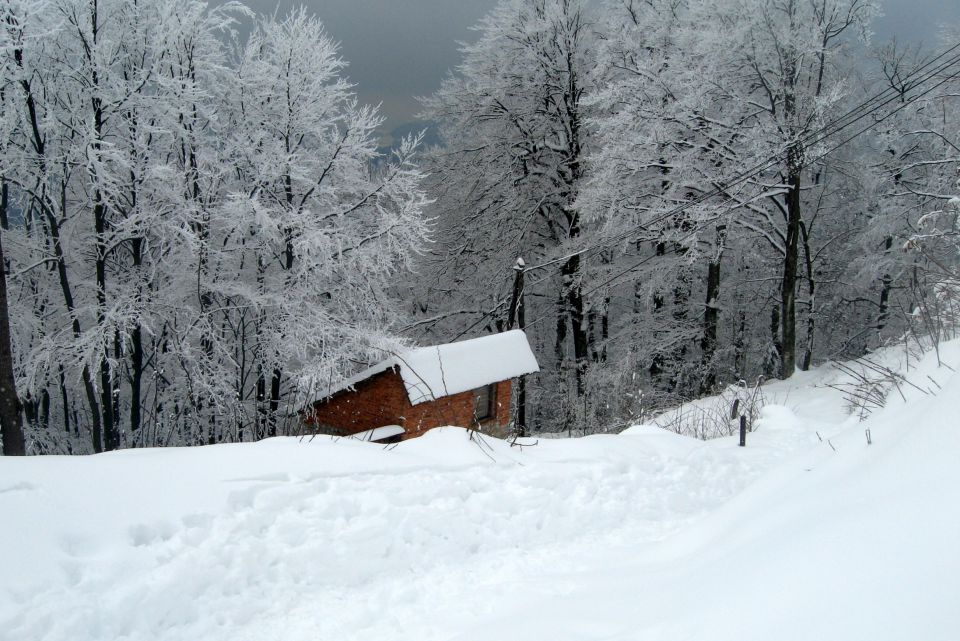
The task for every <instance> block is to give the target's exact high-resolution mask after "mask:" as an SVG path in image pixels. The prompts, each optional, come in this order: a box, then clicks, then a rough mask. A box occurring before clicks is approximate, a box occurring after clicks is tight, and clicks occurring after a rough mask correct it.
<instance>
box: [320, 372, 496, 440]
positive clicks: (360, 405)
mask: <svg viewBox="0 0 960 641" xmlns="http://www.w3.org/2000/svg"><path fill="white" fill-rule="evenodd" d="M354 387H355V388H356V391H353V392H341V393H340V394H336V395H334V396H333V397H332V398H330V399H327V400H326V401H319V402H317V403H316V404H315V405H314V407H313V411H312V412H311V413H310V414H309V415H307V416H306V417H305V419H304V422H305V423H306V424H307V425H308V426H309V427H313V428H315V429H317V430H318V431H320V432H324V433H335V434H343V435H348V434H356V433H357V432H363V431H365V430H369V429H373V428H375V427H382V426H384V425H400V426H401V427H403V428H404V430H406V433H405V434H404V435H403V438H412V437H414V436H419V435H420V434H423V433H424V432H426V431H427V430H429V429H432V428H434V427H439V426H441V425H457V426H460V427H476V425H472V423H473V392H472V391H469V392H461V393H460V394H454V395H452V396H446V397H444V398H441V399H438V400H436V401H433V402H426V403H420V404H418V405H411V404H410V400H409V399H408V398H407V391H406V389H405V388H404V385H403V380H402V379H401V378H400V375H399V374H398V373H397V372H396V371H395V370H392V369H391V370H387V371H385V372H383V373H380V374H376V375H374V376H372V377H370V378H368V379H367V380H365V381H363V382H361V383H357V385H355V386H354ZM510 390H511V382H510V381H501V382H499V383H497V384H496V399H495V401H494V402H495V404H496V413H495V416H494V417H492V418H491V419H490V420H489V421H484V422H483V423H482V424H481V425H480V426H479V427H480V430H481V431H482V432H484V433H487V434H491V435H493V436H498V437H504V436H506V433H507V429H508V427H509V425H510Z"/></svg>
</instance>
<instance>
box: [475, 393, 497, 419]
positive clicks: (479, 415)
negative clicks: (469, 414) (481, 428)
mask: <svg viewBox="0 0 960 641" xmlns="http://www.w3.org/2000/svg"><path fill="white" fill-rule="evenodd" d="M496 400H497V386H496V385H486V386H484V387H478V388H477V389H475V390H473V417H474V418H475V419H477V421H486V420H489V419H491V418H493V417H494V415H495V414H496V406H495V403H496Z"/></svg>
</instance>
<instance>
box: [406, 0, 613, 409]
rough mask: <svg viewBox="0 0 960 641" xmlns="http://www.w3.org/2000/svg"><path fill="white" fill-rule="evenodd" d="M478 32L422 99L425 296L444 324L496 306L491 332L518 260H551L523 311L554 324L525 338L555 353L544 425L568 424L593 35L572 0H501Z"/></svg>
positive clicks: (586, 342) (584, 316)
mask: <svg viewBox="0 0 960 641" xmlns="http://www.w3.org/2000/svg"><path fill="white" fill-rule="evenodd" d="M477 29H478V32H479V38H478V40H477V42H475V43H473V44H469V45H465V46H464V48H463V50H462V51H463V62H462V63H461V64H460V65H459V66H458V67H457V69H456V71H455V72H454V73H453V74H452V75H451V76H450V77H449V78H448V79H446V80H445V81H444V83H443V85H442V86H441V88H440V89H439V90H438V91H437V92H436V93H435V94H434V95H432V96H430V97H429V98H427V99H425V101H424V115H425V116H426V117H427V118H429V119H431V120H434V121H436V122H438V123H439V128H440V133H441V136H442V137H443V139H444V141H445V143H446V147H445V148H442V149H438V150H436V152H435V153H434V154H433V155H432V156H431V158H430V164H429V170H430V172H431V175H432V178H431V185H432V194H433V195H434V196H435V198H436V201H437V202H436V205H435V207H434V208H433V211H434V212H435V213H436V216H437V219H438V240H439V244H438V246H437V248H436V249H435V250H434V252H433V260H432V261H431V264H430V267H429V271H430V273H431V274H432V276H431V278H432V280H433V286H432V288H431V289H430V290H428V291H427V292H425V293H422V294H421V298H423V299H425V300H436V299H437V298H440V296H438V294H439V293H441V292H443V293H446V294H447V295H445V296H443V297H442V298H443V299H444V300H445V304H444V306H443V307H442V308H441V309H434V308H428V310H427V315H429V316H436V315H440V316H443V317H445V318H449V317H451V316H450V314H451V313H454V312H456V311H463V310H469V311H482V312H489V311H490V310H491V309H493V308H495V307H496V306H497V304H498V302H499V303H501V305H500V307H499V308H498V309H497V310H496V311H497V314H496V316H493V317H492V318H490V319H489V325H490V326H491V327H492V326H493V325H494V323H493V321H495V320H497V318H499V319H500V320H501V321H502V320H503V319H504V318H505V317H506V311H507V310H506V307H507V305H506V304H505V302H504V301H505V300H506V299H507V298H508V296H507V292H509V287H510V284H511V279H512V272H511V268H512V266H513V265H514V263H515V261H516V258H517V257H518V256H522V257H523V258H524V259H525V260H526V261H527V263H528V264H533V263H538V262H541V261H552V260H555V262H554V263H552V264H551V266H550V267H549V268H547V269H545V270H543V271H538V272H537V273H532V274H531V276H530V277H529V278H528V279H527V283H528V287H529V288H532V287H533V285H531V283H535V282H540V283H541V286H540V287H539V288H538V290H537V295H538V298H533V297H532V296H531V297H530V298H529V300H528V303H527V305H528V307H527V309H528V317H538V316H542V315H544V314H550V316H551V322H550V323H549V324H548V323H542V324H540V325H538V326H537V327H536V328H535V329H534V328H531V334H532V335H533V336H534V337H535V342H536V343H537V344H538V345H539V347H540V348H541V349H544V350H549V351H552V352H553V353H554V354H555V359H556V366H555V367H553V368H551V371H552V373H553V374H554V375H555V376H557V377H558V378H557V379H555V380H553V381H550V382H547V381H543V385H544V387H545V388H548V389H549V392H548V393H549V395H550V400H549V403H550V404H552V405H554V411H553V412H552V413H551V415H552V416H557V415H559V417H560V419H561V420H565V418H564V417H565V416H566V415H567V414H568V412H566V411H565V409H564V407H561V405H563V404H565V403H567V402H568V399H576V398H579V397H581V396H582V395H583V393H584V378H585V375H586V371H587V367H588V362H589V358H590V335H589V329H588V322H589V320H588V309H587V305H586V302H585V298H584V294H583V291H584V273H585V272H584V264H583V260H582V258H581V255H580V254H579V253H578V251H580V250H582V249H583V247H584V245H585V243H586V241H585V240H584V239H585V230H584V226H583V222H582V220H581V218H580V213H579V210H578V209H577V208H576V207H575V206H574V203H575V202H576V200H577V197H578V195H579V192H580V189H581V183H582V179H583V171H584V166H583V162H584V158H585V154H586V153H587V150H588V148H589V145H590V141H589V135H588V132H587V130H586V129H585V110H584V106H583V99H584V96H585V95H587V94H588V93H589V92H590V91H591V90H592V85H591V83H592V77H593V76H592V67H593V65H594V60H593V53H592V48H593V46H594V44H595V37H596V36H595V34H594V33H593V31H592V29H591V25H590V22H589V20H588V18H587V16H586V14H585V9H584V7H583V6H581V3H580V2H579V1H578V0H504V1H503V2H501V3H499V4H498V5H497V7H496V8H495V9H494V10H493V11H492V12H491V13H490V14H489V15H488V16H486V17H485V18H484V19H483V20H482V21H481V23H480V24H479V26H478V28H477ZM543 279H545V281H544V280H543ZM544 283H549V284H544ZM541 292H545V293H541ZM477 303H480V305H481V306H480V309H479V310H478V309H477ZM454 318H462V317H454ZM441 327H443V326H442V325H441ZM551 343H552V344H551ZM549 351H548V353H549ZM571 361H572V367H571V366H570V362H571ZM567 372H569V373H570V374H572V376H570V378H569V380H570V383H569V384H570V387H567V380H568V378H567V374H566V373H567ZM571 402H572V403H573V404H575V400H571ZM556 410H559V411H556Z"/></svg>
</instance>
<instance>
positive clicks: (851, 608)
mask: <svg viewBox="0 0 960 641" xmlns="http://www.w3.org/2000/svg"><path fill="white" fill-rule="evenodd" d="M941 357H942V359H943V361H944V362H946V363H947V364H948V365H950V366H952V368H953V370H957V369H960V343H952V344H948V345H946V346H943V348H942V350H941ZM884 358H886V361H887V362H888V363H894V362H895V361H896V358H897V357H896V352H895V351H891V352H889V353H888V354H887V355H886V356H885V357H884ZM953 370H951V369H949V368H948V367H938V366H937V362H936V359H935V358H934V357H933V356H932V355H928V356H927V357H926V358H925V359H924V360H923V361H922V362H921V363H919V364H917V363H913V367H912V368H911V369H910V371H909V373H908V377H909V378H910V380H912V381H915V382H916V383H917V385H918V386H919V387H923V388H924V389H927V388H930V389H931V390H934V391H937V392H938V393H936V394H933V393H922V392H920V391H919V390H917V389H915V388H913V387H911V386H910V385H904V386H902V389H903V394H904V396H905V397H906V399H905V400H904V399H903V398H901V397H900V394H899V393H898V392H896V391H894V392H893V393H892V394H891V395H890V396H889V402H888V405H887V407H885V408H884V409H881V410H877V411H875V412H874V413H873V415H872V416H871V417H870V418H869V419H867V420H866V421H864V422H862V423H858V422H857V421H856V420H855V419H853V418H851V417H849V416H848V415H847V413H846V411H845V408H844V400H843V397H842V395H841V394H840V393H839V392H838V391H836V390H834V389H830V388H826V387H824V384H825V383H828V382H836V381H839V380H842V378H843V376H842V374H840V373H839V372H837V371H835V370H833V369H830V368H821V369H819V370H816V371H814V372H809V373H802V374H800V375H798V376H796V377H794V378H793V379H791V380H790V381H786V382H778V383H774V384H771V385H769V386H767V388H766V389H765V396H766V398H767V400H768V402H775V403H778V404H770V405H768V406H767V407H766V408H764V410H763V412H762V416H761V419H760V421H759V423H758V425H757V427H756V431H755V432H754V433H752V434H750V435H749V437H748V447H746V448H739V447H737V446H736V439H735V438H724V439H718V440H715V441H708V442H701V441H696V440H693V439H690V438H687V437H681V436H678V435H676V434H672V433H670V432H667V431H664V430H661V429H659V428H655V427H651V426H638V427H635V428H631V429H630V430H628V431H627V432H626V433H624V434H621V435H616V436H613V435H611V436H594V437H587V438H582V439H572V440H540V441H539V442H537V444H536V445H532V446H530V447H523V448H518V447H510V445H509V444H507V443H505V442H503V441H497V440H494V439H489V438H484V439H483V440H482V441H475V440H471V439H470V438H469V436H468V433H467V432H465V431H464V430H460V429H458V428H445V429H442V430H434V431H432V432H429V433H427V434H426V435H425V436H423V437H421V438H419V439H416V440H413V441H408V442H405V443H402V444H400V445H399V446H395V447H383V446H379V445H376V444H372V443H365V442H358V441H355V440H351V439H333V438H329V437H318V438H316V439H314V440H313V441H311V442H308V441H303V442H300V441H298V440H296V439H272V440H269V441H264V442H261V443H258V444H252V445H250V444H247V445H222V446H213V447H204V448H193V449H167V450H131V451H122V452H115V453H110V454H102V455H96V456H89V457H47V458H31V459H11V458H0V515H2V519H3V521H2V526H0V546H2V547H0V549H2V550H4V554H3V561H2V563H0V639H3V640H4V641H6V640H8V639H9V640H10V641H14V640H15V641H28V640H29V641H33V640H41V639H49V640H63V641H68V640H69V641H85V640H88V639H89V640H92V639H97V640H102V639H135V640H144V641H147V640H149V641H160V640H168V639H178V640H184V641H186V640H190V641H193V640H203V641H213V640H220V639H222V640H225V641H226V640H229V641H240V640H244V639H249V640H251V641H253V640H257V641H263V640H269V639H277V640H284V641H298V640H300V639H311V640H314V641H315V640H320V641H325V640H327V639H329V640H337V641H343V640H350V639H357V640H360V639H363V640H372V639H378V640H404V639H410V640H416V641H426V640H431V639H461V640H463V641H481V640H491V641H509V640H511V639H515V640H517V641H520V640H523V641H539V640H543V639H551V640H555V641H563V640H570V641H575V640H576V641H585V640H594V639H596V640H599V639H604V640H623V641H626V640H648V639H649V640H664V641H680V640H684V639H689V640H703V641H724V640H727V639H730V640H733V639H738V640H750V639H755V640H757V641H760V640H763V641H771V640H782V641H790V640H798V641H799V640H815V639H816V640H825V639H841V640H844V641H852V640H857V639H863V640H864V641H866V640H870V641H878V640H884V639H889V640H891V641H893V640H898V641H899V640H904V639H920V640H923V641H939V640H943V641H947V640H951V641H955V640H956V639H960V607H958V606H957V603H958V602H960V551H958V541H960V466H958V465H957V459H958V453H960V422H958V421H957V419H956V414H957V411H958V409H960V404H958V401H957V399H958V397H960V375H958V374H957V373H956V372H955V371H953ZM931 381H935V383H931ZM938 386H939V387H942V390H938V389H937V387H938ZM703 402H704V403H708V402H709V401H703ZM865 429H870V430H871V434H872V437H873V444H872V445H867V443H866V439H865V436H864V430H865ZM818 433H819V436H818ZM821 438H822V439H823V441H821ZM525 442H527V443H533V442H534V441H532V440H530V439H528V440H527V441H525Z"/></svg>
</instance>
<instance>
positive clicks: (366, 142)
mask: <svg viewBox="0 0 960 641" xmlns="http://www.w3.org/2000/svg"><path fill="white" fill-rule="evenodd" d="M879 10H880V8H879V6H878V3H876V2H874V1H873V0H593V1H590V0H502V1H501V2H500V3H499V4H498V5H497V7H496V8H495V9H494V10H493V11H492V12H491V13H490V14H489V15H488V16H487V17H485V18H484V19H483V20H482V21H481V22H480V24H478V25H477V27H476V32H475V33H476V38H475V40H474V41H473V42H470V43H467V44H464V45H463V46H462V59H461V61H460V63H459V65H458V66H457V67H456V68H455V69H454V70H453V71H452V72H451V73H450V74H449V76H448V77H447V79H446V80H444V82H443V83H442V85H441V86H440V88H439V89H438V90H437V91H436V92H435V93H433V94H432V95H429V96H424V97H423V98H422V114H421V116H420V117H421V119H422V120H423V122H424V123H426V124H425V125H424V126H425V127H431V128H433V129H435V132H436V133H437V134H439V138H440V140H441V141H442V144H439V145H427V144H425V143H424V141H425V140H427V139H429V138H428V137H427V136H426V135H425V134H424V133H421V134H419V135H414V136H411V137H408V138H406V139H404V140H403V141H402V143H400V144H398V145H397V146H395V148H393V149H392V150H391V151H390V152H389V154H386V155H384V154H383V153H381V152H380V151H378V144H379V141H378V134H377V128H378V127H379V126H380V124H381V122H382V116H381V115H380V113H379V112H378V109H377V108H375V107H372V106H368V105H363V104H360V103H359V102H358V100H357V99H356V96H355V91H354V86H353V85H352V84H351V82H350V79H349V73H348V71H349V69H348V67H347V66H346V65H347V61H345V60H344V59H343V58H342V57H341V55H340V53H339V48H338V44H337V43H336V42H335V41H334V40H333V39H332V38H331V37H330V36H329V35H328V33H327V32H326V31H325V29H324V27H323V23H322V20H323V16H322V12H321V15H319V16H314V15H313V14H312V13H310V12H308V11H306V10H304V9H298V10H295V11H293V12H291V13H289V14H288V15H275V16H266V17H265V16H259V15H256V14H254V13H253V12H252V11H251V10H249V9H248V8H246V7H245V6H244V5H243V4H241V3H237V2H228V3H225V4H219V5H210V4H208V3H206V2H201V1H200V0H163V1H157V2H145V1H143V0H0V189H2V199H0V263H2V265H3V270H4V278H0V421H2V432H3V446H4V453H6V454H22V453H30V454H86V453H91V452H102V451H109V450H114V449H119V448H135V447H158V446H185V445H203V444H214V443H226V442H242V441H255V440H259V439H263V438H266V437H271V436H277V435H293V434H299V433H300V432H301V431H302V429H303V425H302V415H301V411H302V410H303V409H304V407H306V406H307V404H308V403H310V402H311V401H312V400H313V399H314V398H315V397H316V396H317V394H318V390H323V389H328V388H329V387H331V386H332V385H335V384H337V383H338V382H340V381H343V380H345V379H348V378H349V377H350V376H351V375H352V374H353V373H355V372H357V371H359V370H362V369H364V368H365V367H366V366H367V365H369V364H370V363H372V362H375V361H377V360H379V359H381V358H383V357H384V355H385V354H390V353H393V352H394V351H395V350H397V349H400V348H401V347H403V346H406V345H412V344H427V343H442V342H449V341H453V340H457V339H461V338H467V337H473V336H479V335H483V334H486V333H491V332H499V331H504V330H506V329H510V328H516V327H519V328H522V329H524V330H525V331H526V333H527V336H528V337H529V339H530V342H531V345H532V346H533V348H534V351H535V353H536V355H537V358H538V360H539V363H540V369H541V372H540V373H539V374H535V375H531V376H529V377H527V379H526V380H524V381H523V384H522V385H521V386H520V389H519V391H518V393H517V395H516V398H514V401H513V402H514V403H516V404H518V405H521V406H522V407H523V411H522V412H520V413H519V414H518V416H519V417H520V418H519V419H518V423H517V425H516V426H515V429H516V431H517V432H518V433H525V432H526V433H537V432H554V433H555V432H561V431H562V432H566V433H569V434H573V433H576V434H589V433H597V432H612V431H619V430H621V429H623V428H624V427H626V426H629V425H632V424H634V423H637V422H641V421H643V420H644V418H645V417H648V416H650V415H653V414H655V413H656V412H658V411H659V410H662V409H664V408H667V407H671V406H675V405H677V404H678V403H683V402H685V401H689V400H691V399H694V398H697V397H699V396H703V395H707V394H710V393H714V392H716V391H718V390H721V389H722V388H724V387H726V386H729V385H743V386H747V387H753V386H755V385H757V384H758V382H759V381H762V380H769V379H772V378H789V377H790V376H791V375H793V374H794V373H795V372H796V371H797V370H807V369H809V368H811V367H814V366H816V365H818V364H821V363H824V362H827V361H831V360H837V359H850V358H856V357H858V356H861V355H863V354H865V353H868V352H870V351H871V350H874V349H877V348H879V347H882V346H885V345H888V344H891V343H895V342H898V341H904V340H907V341H909V340H917V341H919V340H924V341H929V340H932V341H933V343H934V344H936V343H937V342H938V341H939V340H942V339H945V338H947V337H952V336H955V334H956V329H957V322H958V318H960V316H958V314H960V309H958V305H960V221H958V216H960V197H958V195H960V182H958V181H960V25H958V26H957V27H956V28H954V29H953V30H949V29H944V30H943V32H942V34H941V36H940V39H939V40H937V41H935V42H928V43H922V44H912V43H911V44H904V43H900V42H896V41H889V42H882V41H878V40H877V39H876V38H874V37H872V34H871V23H872V22H873V20H874V19H875V18H876V17H877V16H878V14H879ZM921 337H922V338H921ZM464 427H469V426H464Z"/></svg>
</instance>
